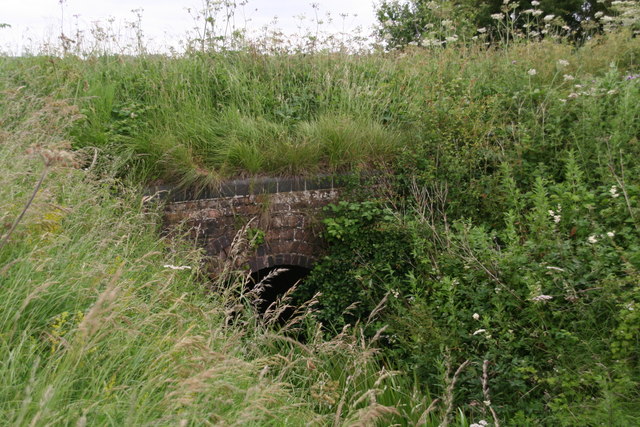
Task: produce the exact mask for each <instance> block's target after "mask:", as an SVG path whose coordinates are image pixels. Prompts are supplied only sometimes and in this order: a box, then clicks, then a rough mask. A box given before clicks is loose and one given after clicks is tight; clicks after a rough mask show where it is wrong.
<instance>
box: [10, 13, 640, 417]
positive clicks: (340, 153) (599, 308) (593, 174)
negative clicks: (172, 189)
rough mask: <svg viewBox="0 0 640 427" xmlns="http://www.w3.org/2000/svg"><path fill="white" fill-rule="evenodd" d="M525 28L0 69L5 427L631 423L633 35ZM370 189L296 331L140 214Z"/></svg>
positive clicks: (300, 294) (638, 113)
mask: <svg viewBox="0 0 640 427" xmlns="http://www.w3.org/2000/svg"><path fill="white" fill-rule="evenodd" d="M447 25H449V24H447ZM206 28H207V27H206V26H205V27H204V29H205V30H206ZM498 29H500V31H514V28H508V27H507V26H505V27H499V26H498ZM500 31H498V30H496V32H495V33H494V35H495V37H497V38H499V37H501V36H500ZM481 34H483V33H481ZM511 34H512V35H513V34H514V33H511ZM522 34H523V36H522V37H516V36H513V37H511V38H508V39H502V40H503V43H502V44H500V43H497V42H496V41H495V40H497V39H493V41H492V44H491V45H487V44H486V43H488V42H487V40H486V39H485V38H483V37H479V38H478V39H477V41H469V43H464V44H463V43H462V40H461V38H457V39H456V40H454V39H451V40H448V41H447V40H446V37H453V35H451V34H447V35H442V37H441V38H439V39H438V40H441V41H442V40H444V41H445V42H446V43H437V44H436V43H422V45H424V46H426V47H420V46H407V47H406V48H405V49H402V50H395V51H393V52H385V49H383V46H381V47H380V49H379V50H371V51H367V52H360V53H354V51H350V52H349V53H347V52H346V51H345V50H340V49H338V50H331V51H317V50H314V49H312V50H310V51H307V50H305V49H306V48H307V47H306V46H307V45H304V46H305V48H304V49H301V50H297V51H296V50H295V49H294V50H293V51H292V50H291V49H289V48H280V47H278V46H277V44H270V43H266V42H265V43H262V42H260V41H258V42H250V41H247V40H244V42H243V43H241V44H239V42H238V40H235V41H234V42H233V43H230V44H228V45H224V46H223V47H224V48H221V45H220V43H222V42H221V39H219V38H216V37H213V36H212V35H211V34H209V33H206V31H204V32H203V34H202V35H201V37H200V39H199V40H196V41H195V42H194V43H193V44H192V47H191V49H190V50H189V51H188V52H187V53H185V54H184V55H179V56H162V55H149V54H146V53H145V52H144V49H141V51H140V52H139V55H136V56H124V55H112V54H107V53H105V52H100V51H99V50H98V51H89V52H81V51H77V52H75V53H76V55H74V54H73V53H74V52H73V51H71V50H70V48H69V46H70V44H68V43H67V45H65V46H64V49H63V50H62V51H61V54H60V55H59V56H55V55H53V56H40V55H35V56H31V57H20V58H13V57H2V58H1V59H0V90H1V91H2V95H3V96H2V98H0V113H1V117H2V118H1V119H0V129H1V133H0V170H1V171H2V172H1V173H0V180H1V181H0V184H2V185H0V193H1V194H0V200H2V202H1V203H2V204H1V206H2V209H1V210H0V218H1V221H0V224H1V227H2V228H1V229H0V230H2V233H1V235H0V239H1V240H0V295H1V297H2V298H1V299H0V301H2V302H0V306H1V307H2V310H0V313H2V319H3V320H2V322H1V323H0V339H1V340H0V360H2V362H0V378H2V379H1V380H0V384H1V386H0V420H2V423H3V424H8V425H20V424H26V423H30V424H32V425H45V424H65V425H66V424H77V425H86V424H87V423H89V424H114V425H122V424H126V425H137V424H146V423H160V424H180V425H197V424H201V423H205V422H209V423H212V424H234V423H235V424H242V425H246V424H249V425H263V424H273V425H280V424H286V425H289V424H291V425H303V424H320V425H325V424H332V423H333V424H335V425H341V424H345V425H351V424H356V425H369V424H374V423H379V424H385V425H386V424H393V423H400V424H401V425H413V424H420V425H423V424H427V425H447V424H449V423H452V422H455V423H459V424H460V425H469V424H470V423H474V425H475V426H478V425H483V424H482V421H484V424H485V425H486V424H487V423H491V424H495V425H498V424H502V425H518V426H519V425H534V424H542V425H599V424H608V425H634V424H637V423H638V422H639V421H640V413H639V412H638V408H639V407H640V405H639V402H640V399H639V396H638V385H639V384H638V382H639V379H640V376H639V372H638V368H639V367H638V354H640V348H639V341H640V317H638V316H639V315H638V312H639V310H638V309H639V304H640V294H638V292H639V291H638V286H637V282H638V279H639V277H640V274H639V271H638V269H639V268H640V233H639V231H640V224H639V222H638V221H639V219H638V218H639V217H640V210H639V208H638V200H639V198H640V182H639V181H638V178H637V177H638V176H640V175H639V174H640V169H639V168H638V165H637V161H636V159H637V158H638V156H639V155H640V146H639V145H638V138H639V137H640V67H639V64H638V58H639V53H640V38H634V37H633V32H632V31H630V30H627V29H625V28H622V29H616V30H615V31H610V32H605V33H604V34H602V35H597V36H593V37H591V38H589V39H588V40H584V43H582V44H581V45H580V46H579V47H578V46H576V45H575V44H572V43H570V42H569V41H568V40H567V39H566V38H563V37H560V36H559V37H556V38H553V37H545V38H541V37H537V36H536V37H529V36H528V35H527V34H525V33H522ZM421 37H422V33H421ZM434 37H435V36H434ZM438 37H440V36H438ZM435 39H436V38H433V40H435ZM309 40H311V39H309ZM507 40H508V45H507ZM314 43H315V42H314ZM415 44H416V45H417V44H419V43H415ZM229 46H232V47H233V48H229ZM313 46H316V45H315V44H314V45H313ZM267 47H268V48H267ZM358 169H375V170H377V171H378V173H377V174H376V175H374V176H375V177H376V178H375V181H374V182H373V183H372V187H373V189H371V188H370V189H366V191H364V190H363V189H362V188H356V189H354V191H352V192H351V193H350V197H348V198H346V200H345V201H343V202H342V203H340V204H338V205H335V206H331V207H329V208H328V210H327V217H326V219H325V221H324V222H325V226H326V237H327V240H328V241H329V243H330V249H329V252H328V254H327V256H326V257H325V258H324V259H323V260H322V261H321V262H320V263H319V264H318V265H317V266H316V267H315V268H314V270H313V272H312V274H311V276H310V277H309V278H308V279H307V280H306V281H305V283H304V284H302V285H301V286H300V288H299V289H297V290H292V291H291V293H290V294H289V295H288V296H287V298H294V299H295V300H296V302H297V305H298V306H299V309H298V312H297V315H295V316H293V318H292V319H291V320H290V321H289V322H288V323H287V324H285V325H284V326H282V325H280V324H279V322H278V313H279V312H280V310H283V309H284V306H283V305H282V304H281V305H278V306H276V307H272V309H271V310H270V311H269V312H268V313H267V314H266V315H265V316H263V317H260V316H257V315H256V314H255V304H256V301H255V299H256V298H257V295H256V293H255V292H248V293H247V292H246V286H245V285H246V280H248V278H247V277H246V274H245V273H243V272H242V271H235V270H234V269H233V268H232V266H233V265H238V264H241V263H238V262H237V260H231V261H230V264H229V269H227V270H224V272H223V273H222V274H220V275H219V277H218V279H217V280H216V281H214V282H213V283H209V284H208V285H207V286H206V287H205V286H204V285H203V283H204V281H205V277H206V274H205V272H203V271H200V267H199V266H200V265H201V264H200V257H201V255H202V254H200V253H199V252H198V251H197V250H194V249H192V248H190V247H188V245H187V244H186V243H180V242H179V241H172V240H168V239H165V238H160V237H159V230H158V227H159V225H158V224H159V223H160V221H159V215H160V207H159V206H153V205H150V204H149V201H148V200H147V199H143V198H142V196H141V195H140V192H139V188H140V186H142V185H144V184H146V183H149V182H153V181H155V182H157V181H164V182H169V183H173V184H180V185H184V186H202V185H211V184H214V183H215V182H216V181H217V180H219V179H221V178H224V177H229V176H234V175H255V174H263V173H276V174H305V173H315V172H321V171H322V172H325V171H345V170H358ZM380 174H382V175H380ZM32 195H35V196H34V198H33V201H32V202H29V200H30V199H31V197H32ZM240 237H242V236H240ZM248 237H251V236H250V235H248ZM239 244H240V246H239V247H246V248H252V247H254V245H251V244H248V245H243V242H242V239H240V241H239ZM240 252H242V251H240ZM257 288H259V286H258V287H257ZM212 291H213V292H212ZM318 292H320V294H318ZM285 299H286V298H285ZM292 337H299V338H301V339H300V341H296V340H294V339H293V338H292Z"/></svg>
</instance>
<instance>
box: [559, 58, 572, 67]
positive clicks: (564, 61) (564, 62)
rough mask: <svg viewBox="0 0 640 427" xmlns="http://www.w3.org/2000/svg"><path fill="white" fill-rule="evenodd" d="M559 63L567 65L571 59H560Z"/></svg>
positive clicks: (562, 65) (563, 65)
mask: <svg viewBox="0 0 640 427" xmlns="http://www.w3.org/2000/svg"><path fill="white" fill-rule="evenodd" d="M558 65H560V66H561V67H566V66H567V65H569V61H567V60H566V59H558Z"/></svg>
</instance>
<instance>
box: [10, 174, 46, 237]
mask: <svg viewBox="0 0 640 427" xmlns="http://www.w3.org/2000/svg"><path fill="white" fill-rule="evenodd" d="M47 172H49V166H48V165H47V164H46V163H45V166H44V169H43V170H42V175H40V179H39V180H38V183H37V184H36V187H35V188H34V189H33V193H32V194H31V197H30V198H29V201H27V203H26V204H25V205H24V208H23V209H22V212H20V215H18V218H16V220H15V221H14V223H13V225H12V226H11V229H10V230H9V232H8V233H7V234H6V235H5V236H4V237H3V238H2V241H1V242H0V249H2V248H3V247H4V245H6V244H7V242H8V241H9V237H11V235H12V234H13V232H14V231H15V230H16V228H17V227H18V224H20V221H22V218H24V215H25V214H26V213H27V210H29V207H30V206H31V203H33V200H34V199H35V198H36V194H38V191H39V190H40V187H41V186H42V183H43V181H44V179H45V177H46V176H47Z"/></svg>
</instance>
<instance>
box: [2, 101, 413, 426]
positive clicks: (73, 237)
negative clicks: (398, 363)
mask: <svg viewBox="0 0 640 427" xmlns="http://www.w3.org/2000/svg"><path fill="white" fill-rule="evenodd" d="M5 95H6V96H5V97H4V98H3V99H2V100H1V101H0V108H2V111H3V112H5V114H4V115H3V118H2V122H1V126H2V133H0V170H1V171H2V173H0V187H1V188H0V200H1V201H2V202H1V205H0V206H1V208H0V213H1V215H2V216H0V220H1V221H2V237H5V236H9V237H8V240H7V242H6V245H4V246H2V247H0V423H1V424H3V425H27V424H28V425H144V424H150V423H151V424H163V425H164V424H171V425H174V424H177V425H201V424H202V423H213V424H225V425H307V424H308V423H312V424H331V423H332V422H333V421H334V420H338V421H336V422H338V423H341V422H343V421H344V420H357V419H360V418H362V417H365V418H367V419H370V420H377V419H380V420H381V419H385V417H387V416H388V415H389V414H394V413H396V412H395V410H393V409H391V408H389V407H387V406H384V405H382V404H380V403H378V400H379V399H378V396H379V395H382V394H383V390H382V389H383V387H386V386H387V385H389V387H391V386H392V382H391V381H392V380H393V381H397V380H395V379H393V378H390V377H389V378H386V377H388V375H383V373H384V372H383V371H382V372H381V371H380V369H381V366H380V365H379V364H378V362H377V360H378V359H377V356H376V353H377V351H376V350H375V348H374V347H373V346H372V345H371V343H370V342H369V340H367V339H365V338H364V337H362V336H361V335H359V334H358V333H357V332H354V333H343V334H341V335H338V336H336V337H334V338H330V337H326V336H325V335H324V334H322V333H319V330H317V331H316V330H315V329H314V328H315V325H314V323H313V321H312V319H311V317H310V316H309V315H308V313H306V312H303V313H302V314H301V317H299V318H296V319H294V321H292V322H304V323H306V324H308V325H309V331H311V332H313V331H316V332H318V333H315V334H313V333H312V334H310V335H309V339H308V341H307V343H306V344H300V343H298V342H296V341H294V340H292V339H291V338H289V337H288V336H287V335H286V334H285V333H284V332H282V331H279V330H278V329H277V328H274V327H270V326H268V322H266V323H265V320H260V319H259V318H258V317H257V316H256V315H255V314H254V312H253V311H252V310H251V308H250V306H251V304H250V302H249V301H250V298H248V297H247V298H244V297H243V298H239V297H238V290H242V289H243V287H244V280H245V279H246V278H245V273H244V272H241V271H230V272H229V274H230V275H229V276H228V277H223V278H220V281H219V282H216V283H213V284H211V285H210V287H205V286H203V277H204V272H203V271H201V270H200V268H201V267H200V266H201V254H200V253H199V251H197V250H196V249H194V248H193V247H191V246H189V245H188V244H186V243H183V242H182V240H180V239H178V240H176V241H171V240H167V239H162V238H160V237H159V235H158V232H159V224H160V222H161V218H160V212H159V209H158V206H152V205H149V204H146V205H143V201H142V198H141V195H140V192H139V191H138V190H137V189H136V188H132V187H127V186H123V185H121V183H120V182H119V180H118V179H116V178H114V177H113V176H112V175H109V170H108V168H104V167H103V168H100V167H99V166H95V168H94V169H92V170H84V169H81V168H78V167H77V165H78V164H84V163H85V161H86V159H84V158H83V154H82V153H81V152H76V153H74V154H71V153H70V152H69V151H68V149H69V145H68V141H67V140H66V137H67V132H68V131H69V129H71V128H72V127H73V126H74V123H75V120H78V119H79V118H78V116H77V114H76V113H77V110H76V109H75V108H74V107H73V106H71V105H69V104H67V103H64V102H60V101H56V100H53V99H51V98H39V97H34V96H31V95H28V94H27V93H26V91H22V90H17V91H7V92H5ZM102 155H103V154H100V156H102ZM88 157H89V158H91V153H89V155H88ZM100 162H102V163H103V165H104V162H105V160H101V161H98V162H97V163H96V165H100ZM45 168H46V170H47V172H48V174H47V175H46V177H45V179H44V181H43V185H42V187H41V188H39V191H38V192H37V194H36V197H35V200H34V202H33V203H32V204H31V206H30V207H29V209H28V210H27V211H26V214H25V215H24V217H23V218H22V221H20V222H19V223H18V226H17V227H16V228H15V232H13V233H12V234H10V235H8V232H9V228H10V225H11V224H12V222H13V221H14V220H15V218H17V217H18V216H19V214H20V212H21V211H22V210H23V208H24V206H25V203H26V201H27V200H28V199H29V196H30V195H31V193H32V192H33V189H34V188H35V185H36V181H37V180H38V179H39V177H40V176H41V172H42V171H43V170H44V169H45ZM168 264H169V265H177V266H189V267H191V269H184V270H175V269H171V268H169V267H166V265H168ZM223 284H224V287H223ZM211 286H213V287H217V289H219V290H221V292H210V291H207V289H210V288H211ZM243 307H244V309H243ZM230 309H231V310H232V311H233V312H235V314H234V315H231V316H230V311H229V310H230ZM294 326H295V325H294V324H290V326H289V327H294ZM347 372H348V373H349V375H346V373H347ZM365 393H368V394H367V396H368V397H367V398H366V399H364V398H362V397H363V395H365ZM384 394H385V397H384V399H383V400H384V401H385V405H391V406H394V405H396V404H397V403H398V402H399V400H402V401H404V402H406V403H405V406H407V407H413V406H414V405H413V404H412V403H411V402H413V401H414V400H416V402H417V401H418V400H419V399H420V397H419V396H417V395H402V394H398V395H397V396H393V395H390V394H389V392H384ZM410 415H411V414H410ZM402 419H403V418H400V420H402ZM344 422H348V421H344Z"/></svg>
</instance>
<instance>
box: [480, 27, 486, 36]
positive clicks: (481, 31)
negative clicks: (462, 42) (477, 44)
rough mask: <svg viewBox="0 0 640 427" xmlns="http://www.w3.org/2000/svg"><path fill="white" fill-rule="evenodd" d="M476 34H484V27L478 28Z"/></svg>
mask: <svg viewBox="0 0 640 427" xmlns="http://www.w3.org/2000/svg"><path fill="white" fill-rule="evenodd" d="M478 32H479V33H480V34H484V33H486V32H487V29H486V28H485V27H482V28H478Z"/></svg>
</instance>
